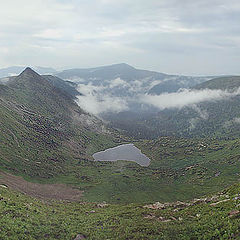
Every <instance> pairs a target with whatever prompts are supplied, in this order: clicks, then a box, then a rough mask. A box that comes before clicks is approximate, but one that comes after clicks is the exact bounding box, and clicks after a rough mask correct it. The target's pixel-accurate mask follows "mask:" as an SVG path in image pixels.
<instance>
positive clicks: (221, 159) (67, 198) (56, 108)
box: [0, 66, 240, 239]
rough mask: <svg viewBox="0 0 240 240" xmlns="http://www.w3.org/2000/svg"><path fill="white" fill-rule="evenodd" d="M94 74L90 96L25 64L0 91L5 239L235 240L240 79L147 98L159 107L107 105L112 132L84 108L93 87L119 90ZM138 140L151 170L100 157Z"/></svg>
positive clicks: (0, 198) (0, 200)
mask: <svg viewBox="0 0 240 240" xmlns="http://www.w3.org/2000/svg"><path fill="white" fill-rule="evenodd" d="M110 68H112V67H110ZM125 68H126V66H124V69H125ZM114 71H115V70H114ZM131 71H137V70H133V69H131ZM100 72H101V71H100ZM98 74H99V73H98ZM111 74H112V72H111ZM111 74H110V73H108V74H107V73H106V76H105V77H106V78H107V76H108V75H109V76H111ZM125 74H126V73H125ZM128 76H129V75H128ZM92 78H93V77H91V79H90V77H89V81H91V83H89V82H87V83H86V84H85V88H84V86H83V85H81V84H83V82H84V81H85V80H81V81H82V83H80V82H79V81H80V80H79V79H78V80H77V81H75V82H71V81H69V79H68V80H62V79H61V78H60V76H59V77H58V76H53V75H40V74H38V73H36V72H35V71H33V70H32V69H31V68H26V69H25V70H24V71H23V72H21V73H20V74H19V75H17V76H11V77H7V81H6V80H4V81H2V84H0V143H1V144H0V153H1V154H0V216H1V218H0V229H4V231H0V238H1V239H11V238H12V239H16V236H17V237H18V238H19V239H24V238H25V237H26V234H27V236H28V237H30V238H32V239H88V238H89V239H104V238H106V237H107V238H109V239H119V238H120V239H159V237H163V239H177V238H179V236H180V237H181V238H182V239H199V238H201V237H202V236H204V237H205V238H206V239H220V238H221V237H222V236H224V238H225V239H231V238H233V239H234V238H235V239H236V238H237V236H239V215H240V209H239V189H240V186H239V184H238V181H239V174H240V171H239V169H240V162H239V150H240V147H239V146H240V140H239V130H240V129H239V122H240V121H239V113H240V109H239V101H240V99H239V87H240V78H239V77H221V78H216V79H212V80H209V81H205V82H201V83H200V84H197V85H195V86H193V87H188V88H185V89H178V90H177V91H175V92H169V93H166V92H164V93H161V94H150V93H149V94H148V93H146V94H145V95H147V96H148V97H150V100H152V97H153V99H154V100H155V99H157V101H156V104H155V108H154V109H155V110H154V109H153V110H151V111H152V112H151V111H150V110H149V109H147V111H145V112H144V111H138V110H136V109H135V110H134V109H133V110H134V111H132V112H131V111H128V112H126V111H125V112H124V111H123V112H119V113H118V112H114V111H110V110H111V109H110V110H109V111H108V112H107V113H106V114H105V115H104V114H102V115H101V116H105V117H106V118H107V116H108V117H109V118H110V117H112V118H113V117H115V119H114V120H112V121H111V122H110V123H109V124H107V123H106V122H104V121H102V120H100V119H99V118H97V117H96V116H94V115H92V114H90V113H88V112H86V111H85V110H84V109H83V108H81V106H82V102H81V101H84V100H85V99H86V97H87V96H86V93H88V91H90V90H91V94H90V96H92V97H93V96H95V95H94V94H96V91H97V90H96V89H98V90H99V87H101V88H102V90H103V91H105V92H106V93H107V89H109V91H110V90H111V89H113V87H110V86H109V84H110V85H111V83H112V81H110V83H107V81H109V80H106V82H105V85H94V83H93V82H94V81H95V80H96V79H95V78H97V77H96V76H95V77H94V79H92ZM99 78H100V77H99ZM109 78H110V79H112V77H109ZM122 78H124V74H123V75H121V78H118V79H117V81H116V82H122V81H125V82H126V81H127V80H126V79H125V80H123V79H122ZM113 79H114V77H113ZM133 79H134V78H133ZM131 81H133V82H134V81H135V80H131ZM103 82H104V81H103ZM116 82H115V84H116ZM86 86H87V87H88V88H86ZM115 87H116V91H117V89H118V88H117V86H115ZM81 89H83V90H84V91H83V92H81V91H80V90H81ZM87 90H88V91H87ZM129 91H130V90H129ZM98 94H99V92H98ZM117 94H119V95H117ZM124 94H125V95H124ZM112 95H113V92H112ZM116 95H117V96H118V97H119V98H120V99H121V98H124V97H125V96H128V97H130V94H129V92H128V91H127V93H125V92H124V91H123V92H122V93H119V92H118V93H116ZM88 97H89V96H88ZM114 97H116V96H113V98H114ZM132 97H134V96H132ZM113 98H110V100H109V103H111V102H113V101H112V100H113ZM165 99H167V101H166V100H165ZM172 99H173V100H174V101H172ZM196 99H197V100H196ZM199 99H200V100H201V101H200V100H199ZM87 100H90V101H86V104H87V105H88V104H91V98H90V99H89V98H87ZM183 100H184V101H183ZM193 100H194V101H195V103H193V102H194V101H193ZM99 103H100V105H98V107H100V106H101V103H102V101H99ZM113 103H114V104H116V102H113ZM153 103H154V102H153ZM159 104H160V105H159ZM87 105H85V106H87ZM146 106H147V105H146ZM159 106H165V108H164V109H162V110H161V109H160V107H159ZM166 106H168V107H166ZM169 106H171V107H169ZM107 114H109V115H107ZM114 124H116V128H121V129H125V132H123V131H121V130H116V129H114V128H111V127H110V126H111V125H114ZM124 124H125V125H124ZM126 134H127V135H128V136H126ZM134 136H136V137H135V138H134ZM146 138H151V140H148V139H146ZM129 142H132V143H134V145H135V146H136V147H138V148H139V149H140V150H141V151H142V153H144V154H145V155H146V156H147V157H148V158H149V159H150V165H149V166H148V167H143V166H140V165H138V164H136V163H134V162H129V161H116V162H112V161H110V162H107V161H99V162H97V161H93V157H92V155H93V153H95V152H98V151H101V150H105V149H107V148H110V147H114V146H118V145H120V144H123V143H129ZM39 198H40V200H39ZM53 199H54V201H53ZM59 200H61V201H59ZM72 201H73V202H72ZM36 229H37V230H36ZM159 229H160V230H161V231H159ZM113 230H114V231H113Z"/></svg>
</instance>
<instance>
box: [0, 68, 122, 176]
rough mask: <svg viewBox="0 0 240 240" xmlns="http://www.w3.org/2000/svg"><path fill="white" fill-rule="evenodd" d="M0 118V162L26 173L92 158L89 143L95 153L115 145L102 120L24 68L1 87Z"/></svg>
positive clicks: (51, 172) (62, 169) (50, 171)
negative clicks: (83, 109) (89, 152)
mask: <svg viewBox="0 0 240 240" xmlns="http://www.w3.org/2000/svg"><path fill="white" fill-rule="evenodd" d="M0 116H1V118H0V132H1V134H0V142H1V144H0V152H1V155H0V166H1V168H4V169H7V170H11V171H13V172H15V173H18V174H23V175H26V176H32V177H41V178H49V177H52V176H56V175H59V174H63V173H64V174H65V173H66V172H67V171H69V168H71V167H72V168H73V167H74V165H76V164H77V163H78V162H79V161H81V160H86V159H91V156H90V155H89V154H88V149H90V148H91V146H92V143H94V146H95V151H96V150H98V149H102V148H105V147H106V146H114V145H116V144H117V143H116V142H115V143H114V142H113V140H114V138H113V137H112V136H111V135H110V134H104V133H103V131H102V129H104V126H103V124H102V123H101V121H99V120H97V119H96V118H94V117H93V116H91V115H89V114H87V113H85V112H83V111H82V110H81V109H80V108H79V107H78V105H77V104H76V103H74V101H73V100H72V96H70V95H68V94H67V93H66V92H63V91H61V90H60V89H58V88H56V87H54V86H53V85H51V84H50V83H49V82H48V81H47V80H46V79H45V78H44V77H42V76H40V75H38V74H37V73H35V72H33V71H32V70H31V69H29V68H27V69H26V70H25V71H24V72H23V73H22V74H20V75H19V76H18V77H16V78H13V79H12V81H9V84H8V85H6V86H5V85H0ZM86 120H88V121H89V122H90V121H91V124H88V123H87V121H86ZM106 132H107V130H106ZM116 141H117V140H116ZM96 143H97V144H96ZM98 143H99V144H98ZM105 145H106V146H105Z"/></svg>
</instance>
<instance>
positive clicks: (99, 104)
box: [76, 83, 128, 115]
mask: <svg viewBox="0 0 240 240" xmlns="http://www.w3.org/2000/svg"><path fill="white" fill-rule="evenodd" d="M104 89H105V87H103V86H94V85H92V84H91V83H90V84H87V85H84V84H79V87H78V91H79V92H81V93H82V94H83V95H80V96H78V97H77V100H76V102H77V104H78V105H79V106H80V107H81V108H82V109H84V110H85V111H87V112H89V113H91V114H94V115H99V114H101V113H106V112H121V111H124V110H127V109H128V104H127V101H126V99H123V98H120V97H114V96H111V95H110V94H103V93H102V91H103V90H104Z"/></svg>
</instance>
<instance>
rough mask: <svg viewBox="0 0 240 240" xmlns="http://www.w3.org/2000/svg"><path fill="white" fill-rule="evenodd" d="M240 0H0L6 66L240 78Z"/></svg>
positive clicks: (0, 60)
mask: <svg viewBox="0 0 240 240" xmlns="http://www.w3.org/2000/svg"><path fill="white" fill-rule="evenodd" d="M239 22H240V1H239V0H228V1H226V0H147V1H146V0H34V1H33V0H21V1H19V0H8V1H3V0H1V7H0V55H1V57H0V68H3V67H8V66H13V65H24V66H26V65H29V66H49V67H53V68H56V69H66V68H85V67H95V66H103V65H109V64H114V63H122V62H124V63H128V64H130V65H132V66H134V67H136V68H141V69H148V70H155V71H159V72H164V73H171V74H184V75H222V74H235V75H238V74H240V68H239V62H240V25H239Z"/></svg>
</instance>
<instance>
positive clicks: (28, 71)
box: [19, 67, 40, 77]
mask: <svg viewBox="0 0 240 240" xmlns="http://www.w3.org/2000/svg"><path fill="white" fill-rule="evenodd" d="M19 76H29V77H40V75H39V74H38V73H36V72H35V71H33V70H32V69H31V68H30V67H27V68H25V70H24V71H23V72H22V73H20V75H19Z"/></svg>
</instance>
